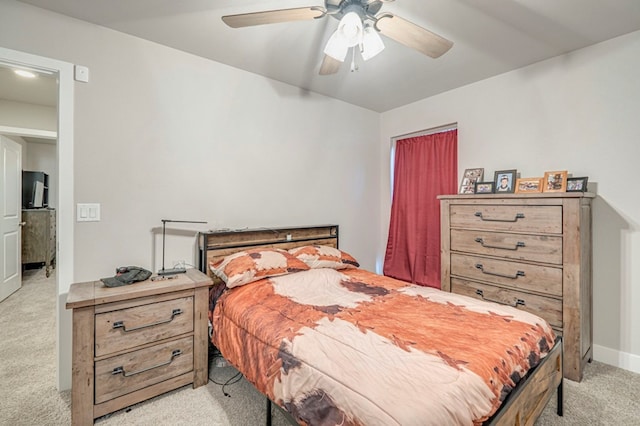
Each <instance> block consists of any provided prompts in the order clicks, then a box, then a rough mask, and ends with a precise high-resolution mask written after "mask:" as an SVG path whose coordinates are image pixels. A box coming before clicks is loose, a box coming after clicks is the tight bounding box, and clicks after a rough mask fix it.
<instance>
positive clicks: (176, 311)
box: [113, 309, 182, 333]
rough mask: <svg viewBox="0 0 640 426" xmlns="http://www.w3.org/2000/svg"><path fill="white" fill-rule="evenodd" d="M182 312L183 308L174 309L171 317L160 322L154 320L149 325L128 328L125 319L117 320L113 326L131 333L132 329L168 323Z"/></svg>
mask: <svg viewBox="0 0 640 426" xmlns="http://www.w3.org/2000/svg"><path fill="white" fill-rule="evenodd" d="M181 313H182V309H174V310H173V311H171V318H169V319H166V320H162V321H158V322H154V323H151V324H147V325H141V326H140V327H133V328H129V329H127V327H126V326H125V325H124V321H116V322H114V323H113V328H114V329H116V328H121V329H122V331H123V332H125V333H130V332H132V331H136V330H141V329H143V328H149V327H155V326H156V325H160V324H166V323H168V322H171V321H173V319H174V318H175V317H176V316H177V315H180V314H181Z"/></svg>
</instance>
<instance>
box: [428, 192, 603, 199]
mask: <svg viewBox="0 0 640 426" xmlns="http://www.w3.org/2000/svg"><path fill="white" fill-rule="evenodd" d="M595 196H596V194H594V193H593V192H536V193H534V194H531V193H529V194H523V193H519V194H515V193H513V194H512V193H509V194H505V193H500V194H452V195H438V199H439V200H452V199H468V200H481V199H510V198H526V199H536V198H545V199H549V198H595Z"/></svg>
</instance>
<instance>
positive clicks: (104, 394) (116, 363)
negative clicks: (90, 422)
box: [95, 336, 193, 404]
mask: <svg viewBox="0 0 640 426" xmlns="http://www.w3.org/2000/svg"><path fill="white" fill-rule="evenodd" d="M192 370H193V337H192V336H188V337H183V338H181V339H178V340H174V341H171V342H166V343H162V344H159V345H156V346H151V347H148V348H146V349H140V350H137V351H133V352H129V353H126V354H124V355H119V356H115V357H113V358H108V359H105V360H102V361H98V362H96V364H95V403H96V404H99V403H102V402H105V401H108V400H110V399H113V398H117V397H119V396H122V395H126V394H128V393H131V392H134V391H136V390H138V389H142V388H144V387H147V386H151V385H153V384H156V383H160V382H162V381H164V380H167V379H170V378H172V377H175V376H179V375H180V374H184V373H188V372H189V371H192Z"/></svg>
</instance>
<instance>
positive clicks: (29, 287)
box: [0, 270, 640, 426]
mask: <svg viewBox="0 0 640 426" xmlns="http://www.w3.org/2000/svg"><path fill="white" fill-rule="evenodd" d="M25 278H26V279H25V282H24V285H23V287H22V289H20V290H19V291H18V292H16V293H14V294H13V295H11V296H10V297H9V298H8V299H6V300H5V301H3V302H2V303H0V325H1V327H0V360H1V362H2V368H1V369H0V383H1V386H0V425H67V424H70V423H71V411H70V394H69V392H68V391H67V392H58V391H57V390H56V388H55V381H56V372H55V365H56V362H55V297H56V296H55V282H54V281H53V279H52V278H53V277H52V278H51V279H46V278H45V277H44V271H43V270H37V271H26V273H25ZM234 374H235V370H234V369H233V368H231V367H223V368H220V367H213V366H212V368H211V371H210V377H211V378H212V379H213V380H215V381H217V382H219V383H223V382H225V381H226V380H227V379H229V378H231V377H233V375H234ZM564 383H565V388H564V394H565V399H564V407H565V415H564V417H558V416H556V414H555V398H554V399H553V400H552V401H551V403H550V404H549V406H547V408H546V409H545V411H544V413H543V415H542V416H541V417H540V419H539V420H538V422H537V423H536V425H538V426H547V425H640V404H638V401H640V375H638V374H633V373H630V372H628V371H625V370H621V369H619V368H614V367H611V366H608V365H606V364H602V363H599V362H594V363H593V364H590V365H588V366H587V369H586V372H585V377H584V380H583V381H582V382H581V383H575V382H572V381H569V380H565V382H564ZM224 390H225V392H226V393H228V394H229V395H230V396H229V397H227V396H225V395H224V394H223V391H222V386H220V385H217V384H215V383H213V382H211V381H210V382H209V384H208V385H207V386H202V387H200V388H198V389H192V388H191V387H190V386H185V387H183V388H181V389H178V390H175V391H173V392H169V393H167V394H165V395H162V396H159V397H156V398H153V399H151V400H149V401H145V402H142V403H140V404H136V405H134V406H132V407H130V408H128V409H125V410H121V411H118V412H116V413H113V414H110V415H107V416H105V417H102V418H99V419H97V420H96V424H99V425H101V426H107V425H155V426H158V425H187V424H188V425H220V426H245V425H252V426H253V425H256V426H258V425H262V424H264V416H265V411H264V410H265V399H264V397H262V396H261V395H260V394H259V393H258V392H256V391H255V390H254V389H253V387H252V386H251V385H250V384H249V383H247V382H246V381H245V380H244V379H243V380H240V381H239V382H237V383H235V384H231V385H228V386H226V387H225V389H224ZM273 424H274V426H284V425H289V424H290V423H289V422H288V421H287V419H286V417H285V416H284V415H283V414H282V413H281V412H280V410H278V409H274V414H273Z"/></svg>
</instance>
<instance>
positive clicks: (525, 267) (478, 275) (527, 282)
mask: <svg viewBox="0 0 640 426" xmlns="http://www.w3.org/2000/svg"><path fill="white" fill-rule="evenodd" d="M451 275H456V276H458V277H465V278H470V279H473V280H480V281H489V282H493V283H497V284H502V285H506V286H509V287H517V288H518V289H521V290H527V291H535V292H539V293H545V294H549V295H551V296H557V297H562V269H561V268H554V267H552V266H541V265H530V264H528V263H520V262H514V261H506V260H500V259H492V258H487V257H478V256H469V255H462V254H452V255H451Z"/></svg>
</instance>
